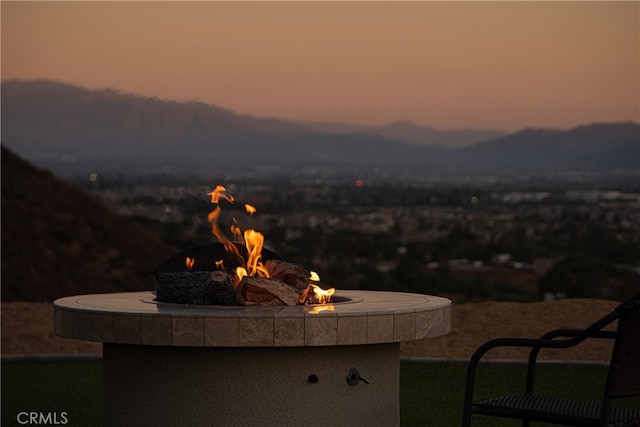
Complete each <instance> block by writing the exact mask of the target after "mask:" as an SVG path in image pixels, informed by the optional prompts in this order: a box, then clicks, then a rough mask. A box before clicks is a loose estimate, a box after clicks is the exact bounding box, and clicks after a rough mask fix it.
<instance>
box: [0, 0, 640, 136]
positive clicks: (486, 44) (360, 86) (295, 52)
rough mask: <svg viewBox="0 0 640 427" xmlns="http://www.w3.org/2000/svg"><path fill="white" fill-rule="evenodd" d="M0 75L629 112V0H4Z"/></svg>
mask: <svg viewBox="0 0 640 427" xmlns="http://www.w3.org/2000/svg"><path fill="white" fill-rule="evenodd" d="M0 7H1V19H2V28H1V36H2V46H1V48H2V49H1V60H2V62H1V74H2V80H8V79H36V78H46V79H54V80H59V81H62V82H67V83H73V84H78V85H81V86H84V87H87V88H90V89H95V88H103V87H110V88H114V89H118V90H121V91H124V92H133V93H137V94H140V95H144V96H154V97H159V98H163V99H174V100H199V101H203V102H206V103H210V104H214V105H217V106H220V107H224V108H228V109H230V110H233V111H234V112H236V113H239V114H248V115H253V116H258V117H278V118H283V119H293V120H312V121H340V122H352V123H359V124H372V125H384V124H387V123H390V122H393V121H397V120H409V121H413V122H415V123H416V124H420V125H424V126H431V127H435V128H440V129H452V128H492V129H501V130H506V131H515V130H519V129H522V128H525V127H544V128H563V129H568V128H571V127H574V126H578V125H581V124H586V123H592V122H608V121H629V120H631V121H635V122H640V2H637V1H626V2H615V1H605V2H593V1H589V2H581V1H570V2H555V1H554V2H510V1H501V2H484V1H475V2H460V1H451V2H431V1H411V2H398V1H393V2H392V1H376V2H368V1H353V2H341V1H338V2H336V1H324V2H309V1H297V2H272V1H262V2H249V1H211V2H208V1H197V2H180V1H177V2H168V1H159V2H157V1H142V2H129V1H120V2H84V1H75V2H55V1H47V2H33V1H2V2H1V6H0Z"/></svg>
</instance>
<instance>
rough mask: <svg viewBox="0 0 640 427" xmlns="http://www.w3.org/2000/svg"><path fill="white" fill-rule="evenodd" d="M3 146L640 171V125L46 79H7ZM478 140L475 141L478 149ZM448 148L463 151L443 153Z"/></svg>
mask: <svg viewBox="0 0 640 427" xmlns="http://www.w3.org/2000/svg"><path fill="white" fill-rule="evenodd" d="M1 94H2V143H3V144H4V145H6V146H7V147H9V148H11V149H12V150H14V151H15V152H16V153H18V154H19V155H21V156H23V157H24V158H26V159H28V160H30V161H32V162H34V163H35V164H39V162H40V161H42V160H43V159H61V158H65V157H75V158H86V159H100V161H103V162H111V163H113V164H116V163H118V162H120V163H118V164H121V165H123V164H125V163H122V162H123V160H125V159H127V160H128V161H130V163H129V165H131V164H133V165H142V163H145V164H149V165H150V166H149V167H150V168H151V169H152V170H153V168H156V169H158V168H160V169H161V167H162V166H163V165H166V164H167V162H172V164H173V165H177V166H176V167H178V168H185V169H189V168H193V167H194V165H196V164H201V165H203V166H206V167H211V165H214V166H220V165H227V164H231V165H236V164H240V163H238V162H242V163H241V165H242V166H238V167H243V168H250V167H257V166H259V165H264V164H278V165H285V164H287V165H290V164H294V165H295V164H304V165H322V164H324V165H334V164H355V165H361V166H366V167H371V166H373V165H383V164H384V165H395V167H400V168H405V169H407V170H409V169H410V170H437V169H438V168H442V169H447V168H448V169H451V168H454V169H455V168H463V170H465V171H473V170H483V169H487V168H489V169H510V170H513V169H516V170H517V169H540V168H542V169H547V168H575V169H590V168H601V169H602V168H604V169H616V168H627V169H629V168H632V169H637V168H638V167H640V126H639V125H638V124H636V123H602V124H589V125H584V126H580V127H577V128H575V129H571V130H567V131H565V130H547V129H524V130H522V131H520V132H516V133H513V134H504V133H501V132H500V131H495V130H466V131H465V130H451V131H438V130H434V129H431V128H428V127H424V126H417V125H415V124H413V123H410V122H396V123H392V124H391V125H389V126H386V127H368V126H361V125H350V124H335V123H334V124H326V123H325V124H321V123H320V124H319V123H301V122H294V121H289V120H284V119H276V118H256V117H252V116H247V115H241V114H236V113H234V112H233V111H231V110H228V109H225V108H221V107H218V106H214V105H210V104H205V103H202V102H196V101H189V102H178V101H170V100H162V99H157V98H150V97H142V96H138V95H134V94H130V93H121V92H118V91H116V90H113V89H100V90H88V89H85V88H82V87H79V86H74V85H70V84H66V83H60V82H54V81H49V80H34V81H19V80H11V81H3V82H2V92H1ZM475 138H477V141H476V142H473V141H474V139H475ZM445 146H448V147H452V146H455V147H457V148H445Z"/></svg>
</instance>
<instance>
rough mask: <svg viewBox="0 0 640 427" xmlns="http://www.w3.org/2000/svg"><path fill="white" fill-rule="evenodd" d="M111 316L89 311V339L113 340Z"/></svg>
mask: <svg viewBox="0 0 640 427" xmlns="http://www.w3.org/2000/svg"><path fill="white" fill-rule="evenodd" d="M113 325H114V321H113V316H112V315H111V314H107V313H91V341H102V342H113V340H114V329H113Z"/></svg>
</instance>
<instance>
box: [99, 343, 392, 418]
mask: <svg viewBox="0 0 640 427" xmlns="http://www.w3.org/2000/svg"><path fill="white" fill-rule="evenodd" d="M398 348H399V344H398V343H390V344H376V345H373V346H370V345H356V346H336V347H301V348H292V347H281V348H206V347H161V348H157V347H156V348H154V347H148V346H130V345H120V344H105V345H104V396H105V399H104V413H105V425H106V426H145V427H147V426H162V425H166V426H376V425H379V426H394V425H398V424H399V409H398V392H399V384H398V381H399V380H398V378H399V363H398V360H399V353H398ZM354 367H355V368H356V369H357V370H358V371H359V373H360V375H362V377H363V378H365V379H366V380H368V381H369V383H370V384H365V383H363V382H360V383H359V384H357V385H356V386H349V385H348V384H347V381H346V375H347V372H348V370H349V369H351V368H354Z"/></svg>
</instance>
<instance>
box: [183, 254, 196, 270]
mask: <svg viewBox="0 0 640 427" xmlns="http://www.w3.org/2000/svg"><path fill="white" fill-rule="evenodd" d="M195 263H196V260H195V259H194V258H189V257H187V259H186V260H185V264H186V266H187V271H191V270H193V265H194V264H195Z"/></svg>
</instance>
